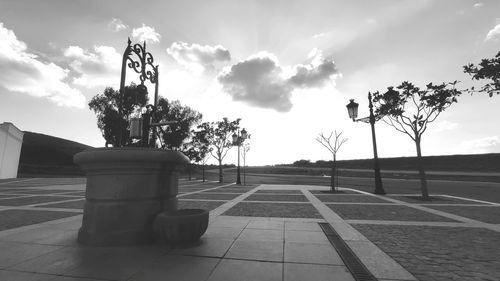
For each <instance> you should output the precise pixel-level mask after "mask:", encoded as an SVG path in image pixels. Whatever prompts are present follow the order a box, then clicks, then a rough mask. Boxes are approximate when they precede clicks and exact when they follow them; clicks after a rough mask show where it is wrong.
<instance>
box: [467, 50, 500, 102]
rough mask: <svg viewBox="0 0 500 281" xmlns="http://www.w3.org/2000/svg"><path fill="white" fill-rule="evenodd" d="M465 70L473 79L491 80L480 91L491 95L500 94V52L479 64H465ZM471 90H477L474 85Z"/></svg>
mask: <svg viewBox="0 0 500 281" xmlns="http://www.w3.org/2000/svg"><path fill="white" fill-rule="evenodd" d="M464 72H465V73H467V74H469V75H471V76H472V79H473V80H486V81H489V82H488V83H486V84H485V85H484V86H483V87H482V88H481V89H479V90H478V92H484V93H487V94H488V95H489V96H490V97H492V96H493V94H497V95H499V94H500V52H498V54H497V55H496V56H495V57H494V58H492V59H483V60H481V62H480V63H479V64H478V65H474V64H472V63H469V64H468V65H465V66H464ZM470 91H471V92H475V91H476V90H475V89H474V87H472V88H471V89H470Z"/></svg>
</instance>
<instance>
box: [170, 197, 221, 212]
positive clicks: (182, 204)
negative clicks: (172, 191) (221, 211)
mask: <svg viewBox="0 0 500 281" xmlns="http://www.w3.org/2000/svg"><path fill="white" fill-rule="evenodd" d="M226 202H227V201H203V200H197V201H192V200H182V199H179V201H178V208H179V209H203V210H207V211H211V210H213V209H216V208H217V207H219V206H220V205H222V204H224V203H226Z"/></svg>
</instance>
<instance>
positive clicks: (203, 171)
mask: <svg viewBox="0 0 500 281" xmlns="http://www.w3.org/2000/svg"><path fill="white" fill-rule="evenodd" d="M202 165H203V166H201V167H202V168H201V169H202V174H203V182H205V163H203V164H202Z"/></svg>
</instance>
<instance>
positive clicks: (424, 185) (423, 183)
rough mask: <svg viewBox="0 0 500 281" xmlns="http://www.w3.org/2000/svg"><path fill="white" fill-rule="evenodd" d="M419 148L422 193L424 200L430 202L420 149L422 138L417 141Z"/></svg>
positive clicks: (418, 162) (418, 163)
mask: <svg viewBox="0 0 500 281" xmlns="http://www.w3.org/2000/svg"><path fill="white" fill-rule="evenodd" d="M415 144H416V146H417V167H418V173H419V175H420V189H421V191H422V200H429V191H428V190H427V176H426V175H425V171H424V167H423V160H422V150H421V148H420V138H417V139H416V141H415Z"/></svg>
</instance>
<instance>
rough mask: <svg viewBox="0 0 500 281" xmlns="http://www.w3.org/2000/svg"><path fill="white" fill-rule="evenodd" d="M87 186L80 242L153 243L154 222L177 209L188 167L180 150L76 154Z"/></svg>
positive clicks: (135, 149)
mask: <svg viewBox="0 0 500 281" xmlns="http://www.w3.org/2000/svg"><path fill="white" fill-rule="evenodd" d="M74 162H75V163H76V164H78V165H79V166H80V167H81V169H82V170H83V171H84V172H85V173H86V176H87V186H86V192H85V199H86V201H85V205H84V212H83V221H82V227H81V228H80V230H79V233H78V241H79V242H80V243H82V244H85V245H94V246H114V245H135V244H144V243H153V242H154V233H153V220H154V218H155V217H156V215H157V214H158V213H160V212H162V211H168V210H175V209H177V192H178V167H179V166H182V165H186V164H188V163H189V160H188V158H187V157H186V156H185V155H184V154H182V153H181V152H178V151H170V150H163V149H153V148H138V147H124V148H94V149H88V150H85V151H83V152H80V153H78V154H76V155H75V156H74Z"/></svg>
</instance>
